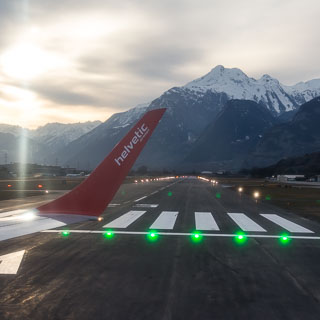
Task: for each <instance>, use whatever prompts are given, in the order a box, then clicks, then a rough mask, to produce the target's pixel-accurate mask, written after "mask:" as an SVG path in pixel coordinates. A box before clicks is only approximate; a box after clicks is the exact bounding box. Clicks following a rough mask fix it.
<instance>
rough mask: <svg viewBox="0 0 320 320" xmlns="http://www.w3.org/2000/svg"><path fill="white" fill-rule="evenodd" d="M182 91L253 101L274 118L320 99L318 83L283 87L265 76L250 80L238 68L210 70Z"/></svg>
mask: <svg viewBox="0 0 320 320" xmlns="http://www.w3.org/2000/svg"><path fill="white" fill-rule="evenodd" d="M182 88H184V89H189V90H192V91H194V92H196V93H197V94H198V95H199V96H201V95H203V94H204V93H206V92H207V91H211V92H217V93H222V92H224V93H226V94H227V96H228V98H229V99H246V100H253V101H255V102H258V103H262V104H264V105H265V106H266V107H267V108H268V109H269V110H270V111H271V112H272V113H273V114H275V115H279V114H281V113H283V112H286V111H291V110H294V109H296V108H297V107H298V106H299V105H301V104H303V103H305V102H307V101H309V100H311V99H312V98H314V97H316V96H318V95H320V79H315V80H311V81H308V82H301V83H298V84H297V85H295V86H284V85H282V84H281V83H280V82H279V81H278V80H277V79H275V78H273V77H271V76H270V75H268V74H264V75H263V76H262V77H261V78H260V79H258V80H256V79H254V78H249V77H248V76H247V75H246V74H245V73H244V72H243V71H241V70H240V69H238V68H231V69H229V68H225V67H223V66H221V65H218V66H216V67H215V68H213V69H212V70H211V71H210V72H209V73H208V74H206V75H205V76H203V77H201V78H199V79H196V80H193V81H191V82H189V83H187V84H186V85H185V86H184V87H182Z"/></svg>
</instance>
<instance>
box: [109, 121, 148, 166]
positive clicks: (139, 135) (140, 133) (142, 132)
mask: <svg viewBox="0 0 320 320" xmlns="http://www.w3.org/2000/svg"><path fill="white" fill-rule="evenodd" d="M148 132H149V128H148V127H147V126H146V125H145V124H143V125H141V126H140V128H139V127H138V128H137V130H136V131H135V132H134V136H133V137H132V139H131V141H130V143H129V144H127V145H125V146H124V148H123V151H122V152H121V155H120V157H118V158H116V159H114V161H115V162H116V164H117V165H118V166H119V167H120V166H121V164H122V163H123V162H124V159H125V158H126V157H127V156H128V155H129V153H130V152H131V151H132V150H133V149H134V147H135V145H136V144H137V143H138V142H142V140H143V138H144V137H145V136H146V134H147V133H148Z"/></svg>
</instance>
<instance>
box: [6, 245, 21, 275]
mask: <svg viewBox="0 0 320 320" xmlns="http://www.w3.org/2000/svg"><path fill="white" fill-rule="evenodd" d="M24 253H25V250H21V251H17V252H13V253H9V254H6V255H3V256H0V274H17V272H18V270H19V267H20V264H21V261H22V258H23V256H24Z"/></svg>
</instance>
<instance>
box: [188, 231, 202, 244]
mask: <svg viewBox="0 0 320 320" xmlns="http://www.w3.org/2000/svg"><path fill="white" fill-rule="evenodd" d="M202 238H203V235H202V234H201V232H199V231H194V232H192V234H191V240H192V242H200V241H201V240H202Z"/></svg>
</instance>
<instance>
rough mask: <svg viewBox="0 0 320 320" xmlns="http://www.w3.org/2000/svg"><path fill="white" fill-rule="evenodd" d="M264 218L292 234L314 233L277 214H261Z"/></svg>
mask: <svg viewBox="0 0 320 320" xmlns="http://www.w3.org/2000/svg"><path fill="white" fill-rule="evenodd" d="M260 215H261V216H262V217H264V218H266V219H268V220H270V221H272V222H273V223H275V224H277V225H279V226H280V227H282V228H284V229H286V230H288V231H290V232H297V233H314V232H313V231H311V230H309V229H307V228H305V227H302V226H300V225H298V224H296V223H294V222H291V221H289V220H287V219H285V218H282V217H280V216H278V215H277V214H263V213H261V214H260Z"/></svg>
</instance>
